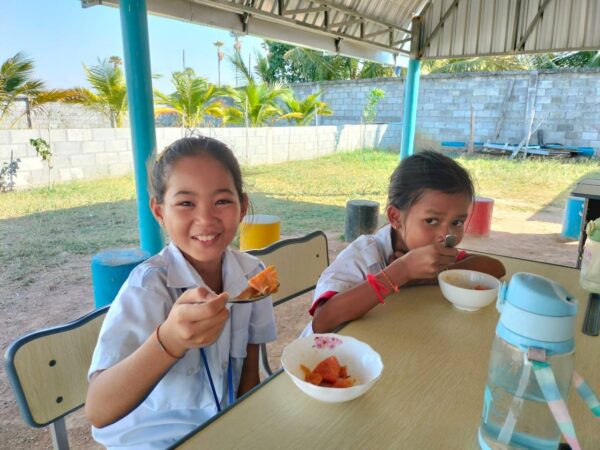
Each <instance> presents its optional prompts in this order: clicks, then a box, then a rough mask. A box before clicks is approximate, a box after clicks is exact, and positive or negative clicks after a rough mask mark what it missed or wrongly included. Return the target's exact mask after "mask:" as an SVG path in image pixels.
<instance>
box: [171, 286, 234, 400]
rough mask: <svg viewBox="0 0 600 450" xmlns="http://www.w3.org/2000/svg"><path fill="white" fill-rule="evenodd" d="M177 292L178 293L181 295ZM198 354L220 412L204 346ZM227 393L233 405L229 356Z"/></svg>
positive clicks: (183, 290)
mask: <svg viewBox="0 0 600 450" xmlns="http://www.w3.org/2000/svg"><path fill="white" fill-rule="evenodd" d="M186 290H187V289H186V288H183V289H182V290H181V294H183V293H184V292H185V291H186ZM181 294H179V295H181ZM200 356H201V357H202V364H203V365H204V368H205V369H206V375H207V376H208V383H209V384H210V390H211V392H212V395H213V399H214V400H215V405H216V406H217V411H218V412H221V402H220V401H219V396H218V395H217V390H216V389H215V383H214V381H213V379H212V375H211V374H210V367H209V366H208V358H207V357H206V351H204V348H200ZM227 394H228V398H229V405H233V402H234V400H235V399H234V395H233V368H232V367H231V356H230V357H229V361H228V364H227Z"/></svg>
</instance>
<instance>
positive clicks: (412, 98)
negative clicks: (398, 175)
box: [400, 58, 421, 160]
mask: <svg viewBox="0 0 600 450" xmlns="http://www.w3.org/2000/svg"><path fill="white" fill-rule="evenodd" d="M420 75H421V60H419V59H413V58H411V59H410V60H409V61H408V70H407V72H406V80H405V83H406V86H405V89H404V114H403V115H402V143H401V147H400V159H401V160H402V159H404V158H406V157H407V156H410V155H412V154H413V147H414V144H415V128H416V122H417V104H418V101H417V100H418V98H419V77H420Z"/></svg>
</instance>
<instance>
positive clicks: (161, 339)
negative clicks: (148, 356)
mask: <svg viewBox="0 0 600 450" xmlns="http://www.w3.org/2000/svg"><path fill="white" fill-rule="evenodd" d="M164 324H165V322H163V323H161V324H160V325H159V326H157V327H156V331H155V337H156V342H157V344H158V346H159V347H160V349H161V350H162V351H163V352H164V353H166V354H167V355H168V356H169V357H171V358H173V359H181V358H183V357H184V356H185V351H186V349H183V351H179V350H178V349H176V348H175V345H173V344H172V343H171V342H169V340H168V339H165V338H166V336H165V334H164V333H162V332H161V327H162V326H163V325H164ZM179 355H180V356H179Z"/></svg>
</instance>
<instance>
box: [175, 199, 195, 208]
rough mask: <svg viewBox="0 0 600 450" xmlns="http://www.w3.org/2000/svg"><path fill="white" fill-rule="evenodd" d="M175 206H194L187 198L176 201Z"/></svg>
mask: <svg viewBox="0 0 600 450" xmlns="http://www.w3.org/2000/svg"><path fill="white" fill-rule="evenodd" d="M177 206H183V207H184V208H189V207H191V206H194V204H193V203H192V202H190V201H189V200H184V201H182V202H179V203H177Z"/></svg>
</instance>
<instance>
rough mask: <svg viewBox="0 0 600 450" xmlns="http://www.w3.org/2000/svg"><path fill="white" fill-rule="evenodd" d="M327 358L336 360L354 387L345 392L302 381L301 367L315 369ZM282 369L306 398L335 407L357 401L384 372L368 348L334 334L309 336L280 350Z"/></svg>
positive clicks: (375, 356) (348, 338)
mask: <svg viewBox="0 0 600 450" xmlns="http://www.w3.org/2000/svg"><path fill="white" fill-rule="evenodd" d="M329 356H335V357H336V358H337V359H338V361H339V363H340V364H341V365H342V366H347V367H348V375H349V376H351V377H352V378H354V379H355V380H356V381H355V384H354V386H351V387H347V388H331V387H321V386H316V385H314V384H311V383H308V382H306V381H304V372H303V371H302V369H301V368H300V364H302V365H304V366H306V367H308V368H309V369H311V370H312V369H314V368H315V367H316V365H317V364H318V363H320V362H321V361H322V360H324V359H325V358H328V357H329ZM281 365H282V366H283V369H284V370H285V372H286V373H287V374H288V375H289V376H290V378H291V379H292V381H293V382H294V383H295V384H296V386H298V387H299V388H300V389H301V390H302V392H304V393H305V394H307V395H309V396H311V397H313V398H315V399H317V400H321V401H323V402H330V403H338V402H346V401H348V400H352V399H355V398H356V397H360V396H361V395H363V394H364V393H365V392H367V391H368V390H369V389H370V388H371V386H373V385H374V384H375V382H376V381H377V380H378V378H379V376H380V375H381V371H382V370H383V363H382V362H381V356H379V353H377V352H376V351H375V350H373V349H372V348H371V346H369V345H368V344H365V343H364V342H361V341H359V340H358V339H354V338H353V337H350V336H342V335H339V334H334V333H327V334H312V335H310V336H305V337H302V338H298V339H296V340H295V341H292V342H291V343H290V344H289V345H288V346H286V347H285V348H284V349H283V353H282V355H281Z"/></svg>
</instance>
